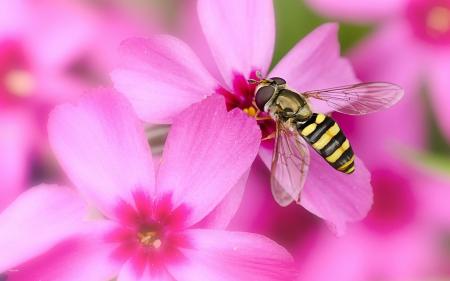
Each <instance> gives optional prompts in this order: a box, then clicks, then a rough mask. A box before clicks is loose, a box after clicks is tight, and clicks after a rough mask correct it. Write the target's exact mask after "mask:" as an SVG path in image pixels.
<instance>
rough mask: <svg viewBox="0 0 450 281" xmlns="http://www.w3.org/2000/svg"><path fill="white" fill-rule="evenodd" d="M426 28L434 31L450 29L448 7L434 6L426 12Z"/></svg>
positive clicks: (444, 31)
mask: <svg viewBox="0 0 450 281" xmlns="http://www.w3.org/2000/svg"><path fill="white" fill-rule="evenodd" d="M427 26H428V28H429V29H430V30H431V31H433V32H436V33H447V32H448V31H450V9H449V8H447V7H439V6H438V7H434V8H432V9H431V10H430V11H429V12H428V16H427Z"/></svg>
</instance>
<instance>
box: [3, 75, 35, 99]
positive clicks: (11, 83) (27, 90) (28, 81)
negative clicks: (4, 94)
mask: <svg viewBox="0 0 450 281" xmlns="http://www.w3.org/2000/svg"><path fill="white" fill-rule="evenodd" d="M3 82H4V83H5V86H6V88H7V89H8V90H9V91H10V92H11V93H12V94H14V95H16V96H18V97H26V96H29V95H30V94H31V93H32V91H33V89H34V86H35V82H34V79H33V76H32V75H31V74H30V73H29V72H28V71H24V70H11V71H9V72H8V73H7V74H6V76H5V77H4V81H3Z"/></svg>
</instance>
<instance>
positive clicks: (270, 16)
mask: <svg viewBox="0 0 450 281" xmlns="http://www.w3.org/2000/svg"><path fill="white" fill-rule="evenodd" d="M198 14H199V19H200V24H201V26H202V29H203V32H204V34H205V37H206V40H207V42H208V43H209V46H210V48H211V52H212V53H213V56H214V58H215V61H216V63H217V66H218V68H219V70H220V72H221V73H222V76H223V78H224V79H225V81H226V82H227V83H228V86H229V87H232V81H233V77H234V76H235V73H236V72H237V73H241V74H243V75H250V73H251V72H252V71H254V70H255V69H256V70H260V71H261V72H262V73H267V70H268V68H269V66H270V63H271V61H272V54H273V49H274V45H275V16H274V9H273V3H272V1H271V0H250V1H241V0H216V1H209V0H200V1H199V2H198Z"/></svg>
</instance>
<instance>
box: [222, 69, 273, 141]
mask: <svg viewBox="0 0 450 281" xmlns="http://www.w3.org/2000/svg"><path fill="white" fill-rule="evenodd" d="M248 79H255V80H258V77H257V76H256V71H252V73H251V74H250V75H249V76H248V78H245V76H244V75H242V74H239V73H236V74H235V75H234V79H233V88H232V89H225V88H223V87H222V86H218V87H217V89H216V93H217V94H220V95H222V96H224V97H225V101H226V104H227V109H228V110H232V109H234V108H239V109H241V110H242V111H244V112H245V113H246V114H247V115H248V116H250V117H252V118H255V120H256V122H257V123H258V125H259V127H260V128H261V132H262V138H263V139H265V138H267V137H268V136H270V135H271V134H272V133H273V132H274V131H275V122H274V121H273V120H271V119H270V118H268V117H269V115H268V114H267V113H265V112H260V111H258V109H257V107H256V105H255V101H254V99H255V88H256V84H250V83H249V82H248Z"/></svg>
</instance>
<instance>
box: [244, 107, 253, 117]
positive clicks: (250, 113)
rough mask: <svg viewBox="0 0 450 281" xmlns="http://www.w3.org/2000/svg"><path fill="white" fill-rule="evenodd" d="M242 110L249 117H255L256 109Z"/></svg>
mask: <svg viewBox="0 0 450 281" xmlns="http://www.w3.org/2000/svg"><path fill="white" fill-rule="evenodd" d="M243 110H244V112H245V113H247V115H248V116H250V117H255V116H256V109H255V108H254V107H253V106H250V107H247V108H244V109H243Z"/></svg>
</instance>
